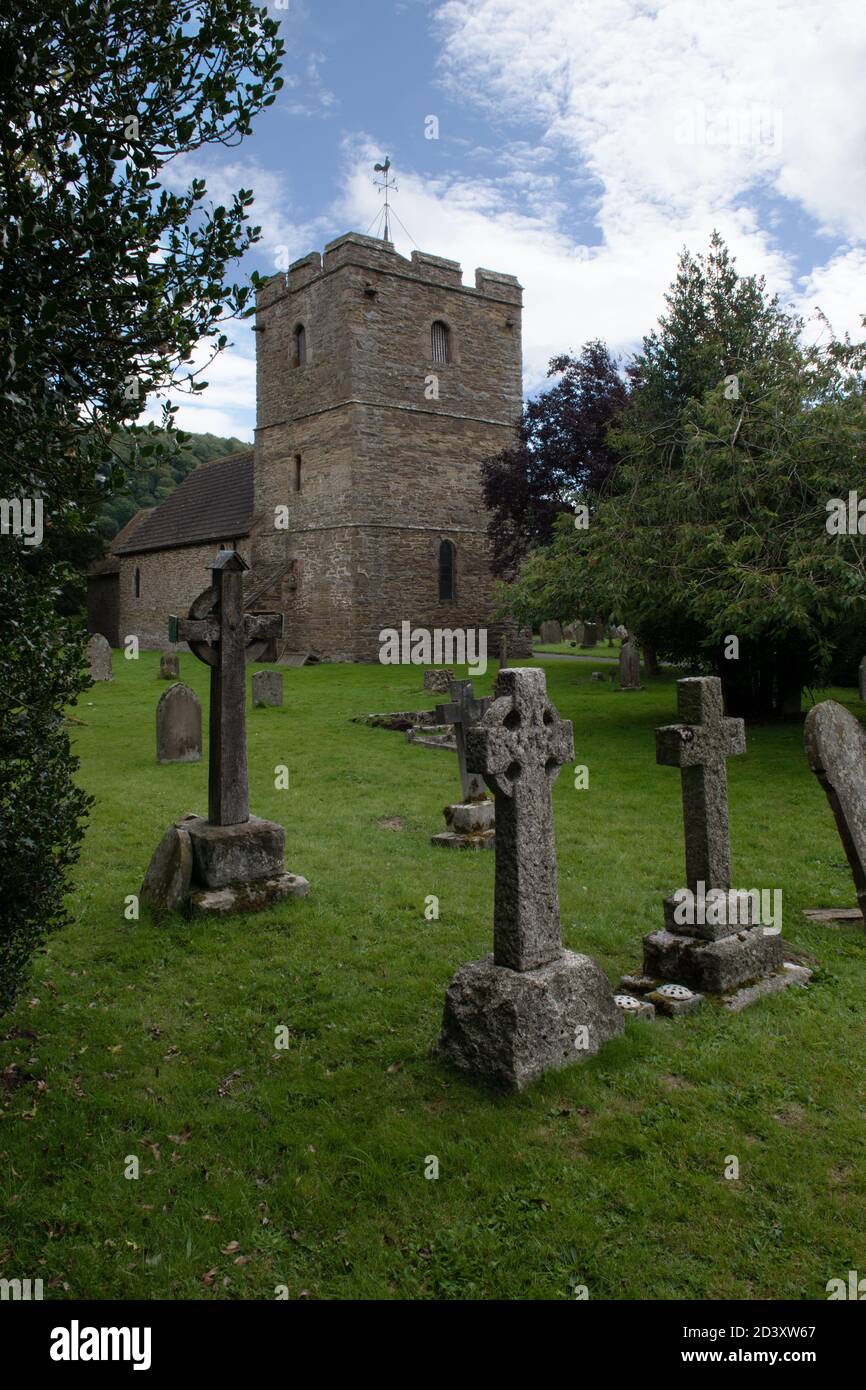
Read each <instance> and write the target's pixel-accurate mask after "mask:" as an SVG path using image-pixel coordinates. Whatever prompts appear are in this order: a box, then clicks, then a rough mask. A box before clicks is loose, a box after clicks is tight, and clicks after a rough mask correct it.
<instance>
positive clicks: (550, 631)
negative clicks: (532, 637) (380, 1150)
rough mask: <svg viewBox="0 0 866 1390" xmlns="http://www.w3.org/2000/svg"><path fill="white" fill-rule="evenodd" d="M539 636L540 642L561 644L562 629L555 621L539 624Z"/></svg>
mask: <svg viewBox="0 0 866 1390" xmlns="http://www.w3.org/2000/svg"><path fill="white" fill-rule="evenodd" d="M540 636H541V640H542V642H561V641H562V628H561V627H560V625H559V623H558V622H556V620H555V619H550V620H549V621H548V622H544V623H542V624H541V631H540Z"/></svg>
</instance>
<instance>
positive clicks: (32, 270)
mask: <svg viewBox="0 0 866 1390" xmlns="http://www.w3.org/2000/svg"><path fill="white" fill-rule="evenodd" d="M277 29H278V26H277V24H276V22H275V21H274V20H272V19H270V18H269V17H268V14H267V11H266V10H265V9H257V8H256V7H255V6H254V5H252V4H251V3H249V0H192V3H187V4H183V3H179V0H148V3H147V4H139V3H132V0H113V2H112V3H111V4H107V3H93V0H63V2H62V3H61V0H18V3H16V4H15V5H14V6H11V7H10V8H9V10H8V11H6V12H5V13H4V17H3V20H2V23H0V72H2V81H0V159H2V183H0V398H2V402H3V410H2V412H0V498H2V499H5V500H6V501H7V502H13V501H15V502H18V503H20V502H21V501H22V499H29V500H30V502H31V503H32V504H35V503H41V505H42V508H43V524H44V536H43V539H42V541H41V544H34V545H31V544H28V543H27V541H26V539H25V538H24V537H22V536H21V535H20V534H17V535H16V534H3V535H2V536H0V688H2V690H3V692H4V698H3V701H2V704H0V866H2V867H0V899H2V902H3V912H2V926H0V1005H2V1004H7V1003H8V1002H9V1001H10V999H11V998H12V996H13V994H14V992H15V990H16V989H17V988H18V987H19V985H20V983H21V981H22V979H23V978H24V972H25V968H26V963H27V960H28V958H29V956H30V954H31V952H32V951H33V949H34V948H35V947H36V946H37V945H38V943H39V942H40V940H41V939H42V937H43V936H44V934H45V932H46V931H48V930H50V929H51V928H53V927H56V926H58V925H59V924H60V923H61V922H62V921H63V920H64V913H63V906H62V904H63V891H64V883H65V875H66V872H67V870H68V868H69V866H70V865H71V864H72V863H73V862H74V860H75V857H76V854H77V852H78V846H79V842H80V837H81V818H82V816H83V814H84V812H85V810H86V798H85V797H84V795H83V794H82V793H81V791H80V790H79V789H78V788H76V786H75V782H74V771H75V762H74V759H73V758H72V757H71V754H70V750H69V745H68V739H67V735H66V732H65V728H64V724H63V713H64V710H65V708H66V706H67V705H68V704H69V703H70V702H72V701H74V700H75V698H76V696H77V695H78V693H79V692H80V691H81V690H82V689H83V688H84V686H85V684H86V676H85V674H84V672H83V669H82V667H83V633H82V631H81V625H80V623H78V624H77V625H76V624H75V623H73V622H71V621H69V620H63V619H60V618H58V607H59V606H62V602H63V594H64V590H66V589H68V587H69V586H70V585H72V584H74V579H75V572H76V569H78V570H79V571H80V569H81V568H82V567H83V566H84V565H85V564H86V563H87V561H88V560H89V559H91V558H92V556H93V554H94V537H95V536H96V534H97V532H96V517H97V513H98V509H99V507H100V505H101V504H102V502H103V501H104V498H105V496H106V492H107V491H109V490H110V489H111V487H112V486H113V484H114V483H115V482H117V481H119V480H121V479H122V477H123V473H124V470H123V468H122V466H121V460H119V459H118V457H117V455H116V453H115V451H114V448H113V443H112V441H113V440H114V439H115V438H116V436H117V434H118V431H120V430H121V429H123V428H124V427H125V428H126V430H127V431H129V430H132V431H133V432H134V433H135V435H136V447H135V456H134V458H133V460H132V463H133V465H136V466H137V465H138V463H139V462H140V461H141V460H143V459H147V458H154V459H159V458H161V457H164V456H165V455H166V454H167V453H171V452H172V451H174V450H175V449H176V448H177V440H178V439H179V438H180V436H174V435H173V434H172V432H171V425H172V421H173V414H172V411H171V409H170V408H167V409H166V414H165V419H164V425H165V427H166V430H167V431H168V434H167V437H165V438H162V439H160V438H159V437H157V435H156V432H154V431H147V430H143V429H141V427H140V426H139V424H138V421H139V417H140V415H141V412H142V410H143V409H144V404H145V399H146V396H147V394H148V393H149V392H150V391H152V390H155V389H161V390H167V389H169V388H170V387H172V386H174V387H179V386H183V385H186V386H187V387H188V388H189V389H191V390H197V389H201V388H202V386H203V384H204V383H202V382H200V381H198V380H196V379H195V378H194V375H193V373H192V370H191V365H190V364H191V360H192V350H193V348H194V347H195V345H196V344H197V343H198V342H199V341H200V340H202V339H205V340H206V341H208V342H209V343H210V345H211V348H212V350H213V351H214V352H218V351H220V350H221V349H222V347H224V346H225V343H226V336H225V333H224V327H225V324H226V322H227V321H228V320H229V319H231V318H232V317H233V316H236V315H242V314H244V313H246V312H247V311H248V308H249V307H250V294H251V287H250V286H249V285H233V284H231V283H228V284H227V283H226V269H227V267H228V266H229V264H230V263H231V262H233V261H234V260H236V259H237V258H238V257H239V256H240V255H242V254H243V252H244V251H245V250H246V249H247V247H249V246H250V245H251V244H252V243H253V242H254V241H255V240H257V238H258V231H259V229H258V228H250V227H249V226H248V225H247V216H248V210H249V207H250V204H251V203H252V200H253V198H252V193H250V192H249V191H248V190H244V189H241V190H239V191H238V193H237V194H236V195H235V196H234V198H233V199H232V202H231V204H230V205H229V206H226V207H223V206H218V207H213V206H209V205H208V204H207V203H206V186H205V181H204V180H203V179H200V178H192V180H191V181H190V183H189V186H188V187H187V188H186V189H185V190H184V191H177V176H176V170H175V171H174V172H173V176H172V180H171V183H172V187H168V186H167V185H166V181H165V180H164V179H163V178H161V175H162V173H163V171H164V169H165V167H166V165H168V164H169V163H170V162H171V161H175V160H177V158H178V156H181V155H190V154H195V153H196V152H197V151H201V150H202V149H204V148H206V147H207V146H209V145H215V144H220V145H236V144H238V143H239V142H240V140H241V139H242V138H243V136H245V135H246V134H248V133H249V131H250V123H251V121H252V119H253V117H254V115H255V114H256V113H257V112H258V111H260V110H261V108H262V107H264V106H268V105H270V104H271V103H272V102H273V101H274V99H275V94H276V92H277V90H278V88H279V86H280V85H281V79H280V78H279V76H278V69H279V62H280V56H281V53H282V43H281V42H280V40H279V38H278V37H277ZM9 510H10V509H9V508H7V512H9ZM10 514H11V513H10Z"/></svg>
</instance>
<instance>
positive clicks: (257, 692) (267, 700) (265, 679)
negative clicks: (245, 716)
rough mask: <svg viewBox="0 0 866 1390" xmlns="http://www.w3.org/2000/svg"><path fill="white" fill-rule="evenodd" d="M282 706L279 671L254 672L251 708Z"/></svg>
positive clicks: (279, 707)
mask: <svg viewBox="0 0 866 1390" xmlns="http://www.w3.org/2000/svg"><path fill="white" fill-rule="evenodd" d="M282 704H283V677H282V674H281V672H279V671H256V672H255V673H254V675H253V706H257V705H274V706H276V708H277V709H281V708H282Z"/></svg>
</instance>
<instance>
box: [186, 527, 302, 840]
mask: <svg viewBox="0 0 866 1390" xmlns="http://www.w3.org/2000/svg"><path fill="white" fill-rule="evenodd" d="M210 568H211V572H212V574H213V584H212V586H211V588H209V589H206V590H205V592H204V593H203V594H199V596H198V598H197V599H196V600H195V601H194V603H193V604H192V606H191V608H190V610H189V617H188V618H181V619H178V618H176V617H171V618H169V622H168V636H169V641H171V642H188V643H189V646H190V650H191V651H192V652H193V654H194V655H195V656H197V657H198V659H199V661H203V662H205V663H206V665H208V666H210V668H211V671H210V722H209V729H210V763H209V768H208V821H209V822H210V824H211V825H242V824H243V823H244V822H246V821H248V820H249V818H250V807H249V784H248V777H247V738H246V675H245V667H246V663H247V662H248V661H255V660H256V659H257V658H258V657H260V656H261V655H262V653H263V652H264V650H265V648H266V647H267V645H268V642H269V641H270V640H271V638H273V637H281V636H282V632H283V616H282V614H281V613H247V614H245V613H244V571H245V570H246V569H247V568H248V566H247V564H246V562H245V561H244V560H243V559H241V557H240V555H238V553H237V551H235V550H220V551H219V552H218V553H217V557H216V560H215V561H214V563H213V564H212V565H211V567H210Z"/></svg>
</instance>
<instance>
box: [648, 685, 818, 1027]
mask: <svg viewBox="0 0 866 1390" xmlns="http://www.w3.org/2000/svg"><path fill="white" fill-rule="evenodd" d="M677 708H678V712H679V715H680V718H681V720H682V721H683V722H682V723H681V724H669V725H666V726H665V727H664V728H661V729H657V730H656V762H658V763H661V764H662V765H663V766H666V767H678V768H679V770H680V780H681V784H682V801H683V826H684V831H685V847H686V888H685V889H680V890H678V891H677V892H676V893H674V894H671V895H670V896H669V897H667V898H665V900H664V904H663V907H664V922H665V925H664V929H663V930H662V931H656V932H651V933H650V934H649V935H648V936H646V937H644V943H643V945H644V958H643V973H642V976H640V977H637V978H638V980H640V981H643V984H642V985H640V986H638V985H637V981H636V979H635V977H633V976H628V977H626V979H627V980H628V984H626V983H625V979H624V980H623V985H624V987H625V988H627V989H630V990H631V992H635V987H638V988H640V989H641V992H642V993H644V994H645V997H646V998H647V999H648V1000H649V1001H650V1002H651V1003H653V1004H655V1005H656V1007H657V1008H660V1009H661V1010H662V1011H663V1012H665V1013H668V1014H678V1013H687V1012H690V1011H691V1010H692V1009H694V1008H696V1007H698V1005H699V1004H700V1003H701V998H702V996H703V995H704V994H711V995H717V996H722V1002H723V1003H724V1004H725V1006H726V1007H728V1008H733V1009H739V1008H741V1007H743V1003H744V1002H748V1003H751V1002H752V1001H753V999H754V998H760V997H761V995H762V994H764V993H771V992H773V991H775V990H776V989H779V988H784V987H786V986H787V985H789V984H805V983H806V982H807V981H808V979H809V976H810V972H809V971H808V970H806V969H805V968H803V967H800V966H797V965H791V964H787V963H786V961H785V953H784V946H783V942H782V938H781V935H780V934H779V932H778V930H770V929H767V930H765V929H764V927H763V926H762V925H761V923H760V921H759V916H760V914H759V912H758V910H757V903H756V901H755V898H756V894H754V893H749V892H738V891H737V890H734V889H732V888H731V848H730V838H729V833H728V777H727V766H726V764H727V759H728V758H730V757H734V756H736V755H737V754H740V753H745V751H746V734H745V727H744V724H743V721H742V719H727V718H725V715H724V706H723V703H722V683H721V681H720V680H719V678H718V677H717V676H697V677H689V678H688V679H686V680H680V681H677ZM758 985H759V986H760V987H756V986H758ZM667 986H676V988H668V987H667ZM743 986H751V987H753V993H752V995H751V996H750V997H749V998H748V999H747V1000H744V999H743V997H742V994H743Z"/></svg>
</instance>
